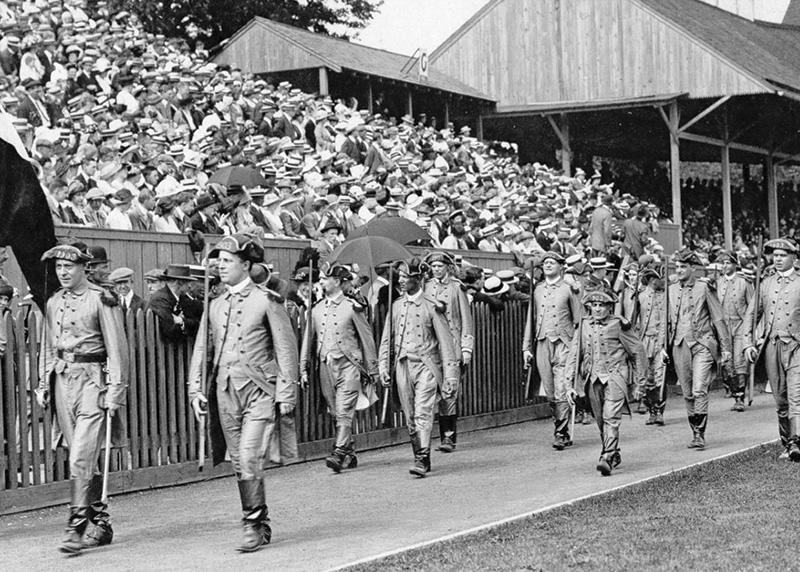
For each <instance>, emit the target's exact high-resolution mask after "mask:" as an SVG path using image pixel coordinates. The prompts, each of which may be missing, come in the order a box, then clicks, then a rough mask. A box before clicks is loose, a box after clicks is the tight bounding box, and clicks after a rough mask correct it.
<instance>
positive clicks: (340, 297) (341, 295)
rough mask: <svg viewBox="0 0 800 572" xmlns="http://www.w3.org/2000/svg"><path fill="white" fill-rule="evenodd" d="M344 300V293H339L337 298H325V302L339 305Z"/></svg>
mask: <svg viewBox="0 0 800 572" xmlns="http://www.w3.org/2000/svg"><path fill="white" fill-rule="evenodd" d="M342 300H344V292H338V293H337V294H336V296H325V301H326V302H327V303H329V304H339V303H340V302H341V301H342Z"/></svg>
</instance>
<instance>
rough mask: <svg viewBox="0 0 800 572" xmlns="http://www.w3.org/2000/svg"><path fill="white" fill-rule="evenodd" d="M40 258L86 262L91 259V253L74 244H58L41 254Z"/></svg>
mask: <svg viewBox="0 0 800 572" xmlns="http://www.w3.org/2000/svg"><path fill="white" fill-rule="evenodd" d="M42 260H67V261H69V262H76V263H78V264H86V263H87V262H89V261H90V260H92V255H91V254H89V253H88V252H83V251H81V250H80V249H78V248H77V247H75V246H72V245H69V244H59V245H58V246H54V247H53V248H51V249H49V250H48V251H47V252H45V253H44V254H42Z"/></svg>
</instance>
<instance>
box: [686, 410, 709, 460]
mask: <svg viewBox="0 0 800 572" xmlns="http://www.w3.org/2000/svg"><path fill="white" fill-rule="evenodd" d="M692 418H693V419H694V423H693V424H692V431H693V432H694V438H693V439H692V442H691V443H689V448H690V449H698V450H700V451H702V450H703V449H705V448H706V439H705V434H706V424H707V423H708V415H707V414H705V413H702V414H697V415H693V416H692Z"/></svg>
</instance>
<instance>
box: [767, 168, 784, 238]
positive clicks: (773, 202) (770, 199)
mask: <svg viewBox="0 0 800 572" xmlns="http://www.w3.org/2000/svg"><path fill="white" fill-rule="evenodd" d="M764 171H765V175H766V179H767V214H768V218H769V237H770V238H778V233H779V232H780V227H779V226H778V180H777V178H776V177H775V161H774V159H773V157H772V155H767V159H766V161H764Z"/></svg>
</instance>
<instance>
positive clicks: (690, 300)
mask: <svg viewBox="0 0 800 572" xmlns="http://www.w3.org/2000/svg"><path fill="white" fill-rule="evenodd" d="M700 264H701V262H700V258H699V257H698V256H697V254H695V253H694V252H692V251H691V250H688V249H686V250H683V251H681V252H679V253H677V254H676V255H675V274H676V275H677V277H678V280H677V282H676V283H675V284H671V285H670V286H669V289H670V291H669V303H670V307H669V308H668V309H667V312H668V319H669V331H670V336H671V338H672V339H671V340H669V342H668V344H667V346H668V347H667V351H668V352H671V353H672V359H673V362H674V363H675V372H676V373H677V374H678V382H679V383H680V384H681V391H682V393H683V399H684V401H685V403H686V413H687V415H688V418H689V426H690V427H691V428H692V435H693V437H692V441H691V442H690V443H689V445H688V446H689V448H690V449H700V450H702V449H705V446H706V442H705V433H706V426H707V425H708V386H709V385H710V384H711V380H712V379H713V373H714V368H715V366H717V365H719V364H728V363H730V361H731V337H730V332H729V331H728V326H727V325H726V324H725V314H724V313H723V311H722V306H720V303H719V301H718V300H717V297H716V296H715V295H714V293H713V292H712V291H711V288H709V285H708V282H707V281H706V280H705V279H698V278H697V277H696V276H695V274H694V273H695V267H696V266H699V265H700Z"/></svg>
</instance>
